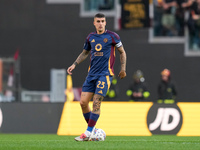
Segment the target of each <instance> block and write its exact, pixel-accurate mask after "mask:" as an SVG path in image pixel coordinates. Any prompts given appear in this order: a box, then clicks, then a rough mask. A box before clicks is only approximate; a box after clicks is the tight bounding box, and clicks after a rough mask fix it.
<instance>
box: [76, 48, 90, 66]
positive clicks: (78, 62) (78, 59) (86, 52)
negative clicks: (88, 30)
mask: <svg viewBox="0 0 200 150" xmlns="http://www.w3.org/2000/svg"><path fill="white" fill-rule="evenodd" d="M88 55H89V51H86V50H83V52H82V53H81V54H80V55H79V56H78V58H77V59H76V61H75V62H74V64H75V63H76V64H80V63H81V62H82V61H84V60H85V59H86V58H87V56H88ZM76 64H75V65H76Z"/></svg>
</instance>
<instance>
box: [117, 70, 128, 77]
mask: <svg viewBox="0 0 200 150" xmlns="http://www.w3.org/2000/svg"><path fill="white" fill-rule="evenodd" d="M118 77H120V79H123V78H125V77H126V71H124V70H122V71H120V73H119V75H118Z"/></svg>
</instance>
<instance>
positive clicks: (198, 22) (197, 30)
mask: <svg viewBox="0 0 200 150" xmlns="http://www.w3.org/2000/svg"><path fill="white" fill-rule="evenodd" d="M191 3H192V4H191V8H190V16H189V19H188V29H189V34H190V43H191V44H190V47H191V48H192V49H193V50H199V49H200V35H199V34H200V0H191Z"/></svg>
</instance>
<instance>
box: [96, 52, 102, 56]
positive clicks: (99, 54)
mask: <svg viewBox="0 0 200 150" xmlns="http://www.w3.org/2000/svg"><path fill="white" fill-rule="evenodd" d="M94 56H103V52H95V53H94Z"/></svg>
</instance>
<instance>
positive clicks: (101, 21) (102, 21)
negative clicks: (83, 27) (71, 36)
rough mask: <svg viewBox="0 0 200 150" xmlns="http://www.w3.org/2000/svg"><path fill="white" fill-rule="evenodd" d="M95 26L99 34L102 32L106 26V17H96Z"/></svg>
mask: <svg viewBox="0 0 200 150" xmlns="http://www.w3.org/2000/svg"><path fill="white" fill-rule="evenodd" d="M94 26H95V28H96V30H97V33H98V34H102V33H104V31H105V27H106V18H94Z"/></svg>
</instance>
